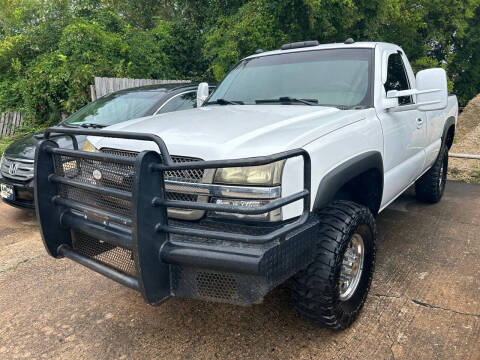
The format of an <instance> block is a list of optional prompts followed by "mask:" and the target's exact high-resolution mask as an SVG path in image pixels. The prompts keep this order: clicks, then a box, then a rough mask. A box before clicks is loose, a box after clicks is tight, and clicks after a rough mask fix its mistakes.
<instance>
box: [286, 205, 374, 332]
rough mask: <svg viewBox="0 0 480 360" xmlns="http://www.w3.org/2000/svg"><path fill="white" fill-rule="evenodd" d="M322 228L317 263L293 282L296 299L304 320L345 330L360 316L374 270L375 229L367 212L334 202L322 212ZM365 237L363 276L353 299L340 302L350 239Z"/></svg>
mask: <svg viewBox="0 0 480 360" xmlns="http://www.w3.org/2000/svg"><path fill="white" fill-rule="evenodd" d="M318 216H319V219H320V224H319V227H318V235H317V241H316V246H315V249H314V252H315V254H314V260H313V262H312V263H311V264H309V265H308V267H307V268H306V269H304V270H302V271H301V272H299V273H298V274H297V275H295V277H294V278H293V282H292V287H293V297H294V301H295V306H296V308H297V311H298V313H299V314H300V316H302V317H303V318H305V319H307V320H310V321H312V322H314V323H316V324H319V325H321V326H323V327H327V328H331V329H345V328H347V327H348V326H350V325H351V324H352V323H353V321H354V320H355V319H356V318H357V316H358V314H359V313H360V311H361V309H362V307H363V305H364V303H365V300H366V298H367V294H368V291H369V289H370V284H371V281H372V274H373V270H374V268H375V253H376V245H375V243H376V226H375V219H374V217H373V215H372V213H371V212H370V210H369V209H368V208H366V207H365V206H362V205H359V204H356V203H353V202H350V201H335V202H333V203H331V204H330V205H328V206H327V207H325V208H324V209H322V210H321V211H319V213H318ZM355 233H357V234H360V235H361V236H362V237H363V241H364V248H365V256H364V263H363V272H362V275H361V277H360V280H359V283H358V286H357V288H356V290H355V292H354V293H353V295H352V297H351V298H350V299H348V300H346V301H342V300H341V299H340V283H339V282H340V272H341V267H342V261H343V257H344V254H345V251H346V249H347V245H348V243H349V241H350V239H351V237H352V236H353V235H354V234H355Z"/></svg>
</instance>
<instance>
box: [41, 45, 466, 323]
mask: <svg viewBox="0 0 480 360" xmlns="http://www.w3.org/2000/svg"><path fill="white" fill-rule="evenodd" d="M206 89H207V84H201V85H200V86H199V91H198V94H200V95H202V98H203V95H204V93H205V92H206V91H205V90H206ZM457 116H458V104H457V99H456V97H455V96H453V95H452V96H448V93H447V76H446V73H445V71H444V70H443V69H441V68H436V69H428V70H423V71H420V72H418V73H417V74H416V76H415V75H414V73H413V71H412V68H411V66H410V63H409V61H408V59H407V57H406V55H405V53H404V52H403V50H402V49H401V48H400V47H399V46H396V45H393V44H386V43H375V42H365V43H355V42H354V41H353V40H351V39H349V40H348V41H346V42H345V43H344V44H328V45H318V42H304V43H294V44H286V45H284V46H283V47H282V49H280V50H276V51H271V52H264V53H261V52H257V53H256V54H255V55H252V56H250V57H248V58H246V59H244V60H242V61H241V62H240V63H239V64H238V65H237V66H236V67H235V68H234V69H233V70H232V71H231V72H230V73H229V74H228V75H227V76H226V77H225V79H224V80H223V81H222V83H221V84H220V85H219V86H218V87H217V89H216V90H215V92H214V93H213V94H212V95H211V96H210V97H209V98H208V99H207V101H206V103H205V105H204V106H202V107H200V108H197V109H193V110H187V111H182V112H177V113H170V114H166V115H164V116H162V118H161V119H159V118H158V117H151V118H147V119H139V120H131V121H128V122H125V123H122V124H117V125H113V126H110V127H109V128H108V129H103V130H98V131H97V130H87V129H67V128H62V129H57V128H53V129H50V130H48V131H47V132H46V134H45V135H46V136H47V137H48V136H49V134H51V133H57V132H58V131H61V132H63V133H65V134H81V135H87V136H89V137H88V140H87V141H88V143H89V149H90V151H91V152H90V153H85V152H79V151H71V150H68V149H62V148H57V145H56V143H55V142H53V141H51V140H44V141H43V142H42V143H41V144H39V146H38V163H37V168H36V181H37V183H36V195H37V198H36V201H37V215H38V219H39V222H40V225H41V230H42V234H43V238H44V242H45V246H46V249H47V251H48V252H49V253H50V255H52V256H54V257H56V258H61V257H67V258H69V259H71V260H74V261H76V262H78V263H80V264H83V265H85V266H87V267H88V268H90V269H92V270H94V271H97V272H99V273H101V274H104V275H105V276H107V277H109V278H111V279H113V280H116V281H118V282H120V283H121V284H123V285H126V286H128V287H130V288H132V289H135V290H138V291H139V292H140V293H141V294H142V295H143V296H144V298H145V299H146V301H147V302H149V303H161V302H163V301H165V300H166V299H168V298H170V297H172V296H182V297H187V298H197V299H203V300H209V301H218V302H226V303H233V304H254V303H259V302H261V301H262V299H263V297H264V296H265V295H266V294H267V293H268V292H269V291H270V290H272V289H273V288H275V287H276V286H278V285H280V284H282V283H283V282H285V281H286V280H288V279H292V280H293V281H292V284H293V298H294V302H295V305H296V308H297V310H298V312H299V313H300V314H301V315H302V316H303V317H304V318H306V319H309V320H311V321H313V322H315V323H317V324H320V325H323V326H326V327H329V328H333V329H343V328H346V327H348V326H349V325H350V324H351V323H352V322H353V321H354V320H355V318H357V316H358V314H359V312H360V310H361V309H362V307H363V304H364V303H365V299H366V297H367V294H368V291H369V288H370V283H371V279H372V274H373V270H374V266H375V252H376V250H375V249H376V245H375V244H376V236H377V230H376V225H375V216H376V215H377V214H378V213H380V212H381V211H382V210H384V209H385V208H386V207H387V206H388V205H389V204H390V203H391V202H392V201H394V200H395V199H396V198H397V197H398V196H400V195H401V194H402V193H403V192H404V191H405V190H406V189H408V188H409V187H410V186H412V185H415V190H416V196H417V198H418V200H420V201H423V202H427V203H436V202H438V201H440V199H441V198H442V195H443V193H444V190H445V183H446V176H447V175H446V174H447V167H448V151H449V149H450V147H451V145H452V142H453V138H454V133H455V126H456V121H457ZM160 120H161V121H160ZM118 155H122V156H121V157H120V158H119V157H118ZM52 199H53V200H52ZM418 241H422V239H418ZM399 246H401V244H399ZM394 255H395V254H392V255H391V256H394ZM52 296H55V295H54V294H52Z"/></svg>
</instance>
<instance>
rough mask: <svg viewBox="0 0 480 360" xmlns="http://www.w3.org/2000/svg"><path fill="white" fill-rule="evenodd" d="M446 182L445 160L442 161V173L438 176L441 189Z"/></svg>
mask: <svg viewBox="0 0 480 360" xmlns="http://www.w3.org/2000/svg"><path fill="white" fill-rule="evenodd" d="M444 184H445V162H442V167H441V168H440V175H439V177H438V187H439V189H440V190H441V189H442V188H443V185H444Z"/></svg>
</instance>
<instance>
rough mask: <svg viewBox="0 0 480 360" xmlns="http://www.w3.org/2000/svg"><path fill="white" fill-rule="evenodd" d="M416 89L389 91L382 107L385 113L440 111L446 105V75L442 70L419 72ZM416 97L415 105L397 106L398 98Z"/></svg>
mask: <svg viewBox="0 0 480 360" xmlns="http://www.w3.org/2000/svg"><path fill="white" fill-rule="evenodd" d="M416 81H417V88H416V89H409V90H390V91H388V92H387V97H386V99H383V107H384V108H385V109H386V110H387V111H392V112H400V111H407V110H412V109H418V110H420V111H432V110H442V109H445V108H446V107H447V105H448V86H447V73H446V72H445V70H443V69H442V68H435V69H427V70H422V71H419V72H418V74H417V77H416ZM413 95H416V96H417V101H416V102H415V104H411V105H403V106H398V98H400V97H404V96H413Z"/></svg>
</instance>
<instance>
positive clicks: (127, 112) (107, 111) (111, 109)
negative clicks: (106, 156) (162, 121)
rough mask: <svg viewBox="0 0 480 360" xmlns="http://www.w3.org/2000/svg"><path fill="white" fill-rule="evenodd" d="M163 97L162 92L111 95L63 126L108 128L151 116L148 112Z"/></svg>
mask: <svg viewBox="0 0 480 360" xmlns="http://www.w3.org/2000/svg"><path fill="white" fill-rule="evenodd" d="M164 95H165V92H163V91H132V92H127V93H119V94H111V95H108V96H105V97H102V98H100V99H98V100H96V101H94V102H92V103H91V104H88V105H87V106H85V107H84V108H82V109H80V110H79V111H77V112H76V113H75V114H73V115H72V116H70V117H69V118H68V119H66V120H65V121H64V122H63V124H66V125H73V126H75V125H82V124H96V125H101V126H109V125H113V124H118V123H121V122H124V121H127V120H131V119H136V118H139V117H143V116H147V115H151V114H152V113H153V111H149V110H150V109H151V108H152V107H153V106H154V105H155V104H156V103H158V101H159V100H160V99H161V98H162V97H163V96H164ZM155 110H156V109H155Z"/></svg>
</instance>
